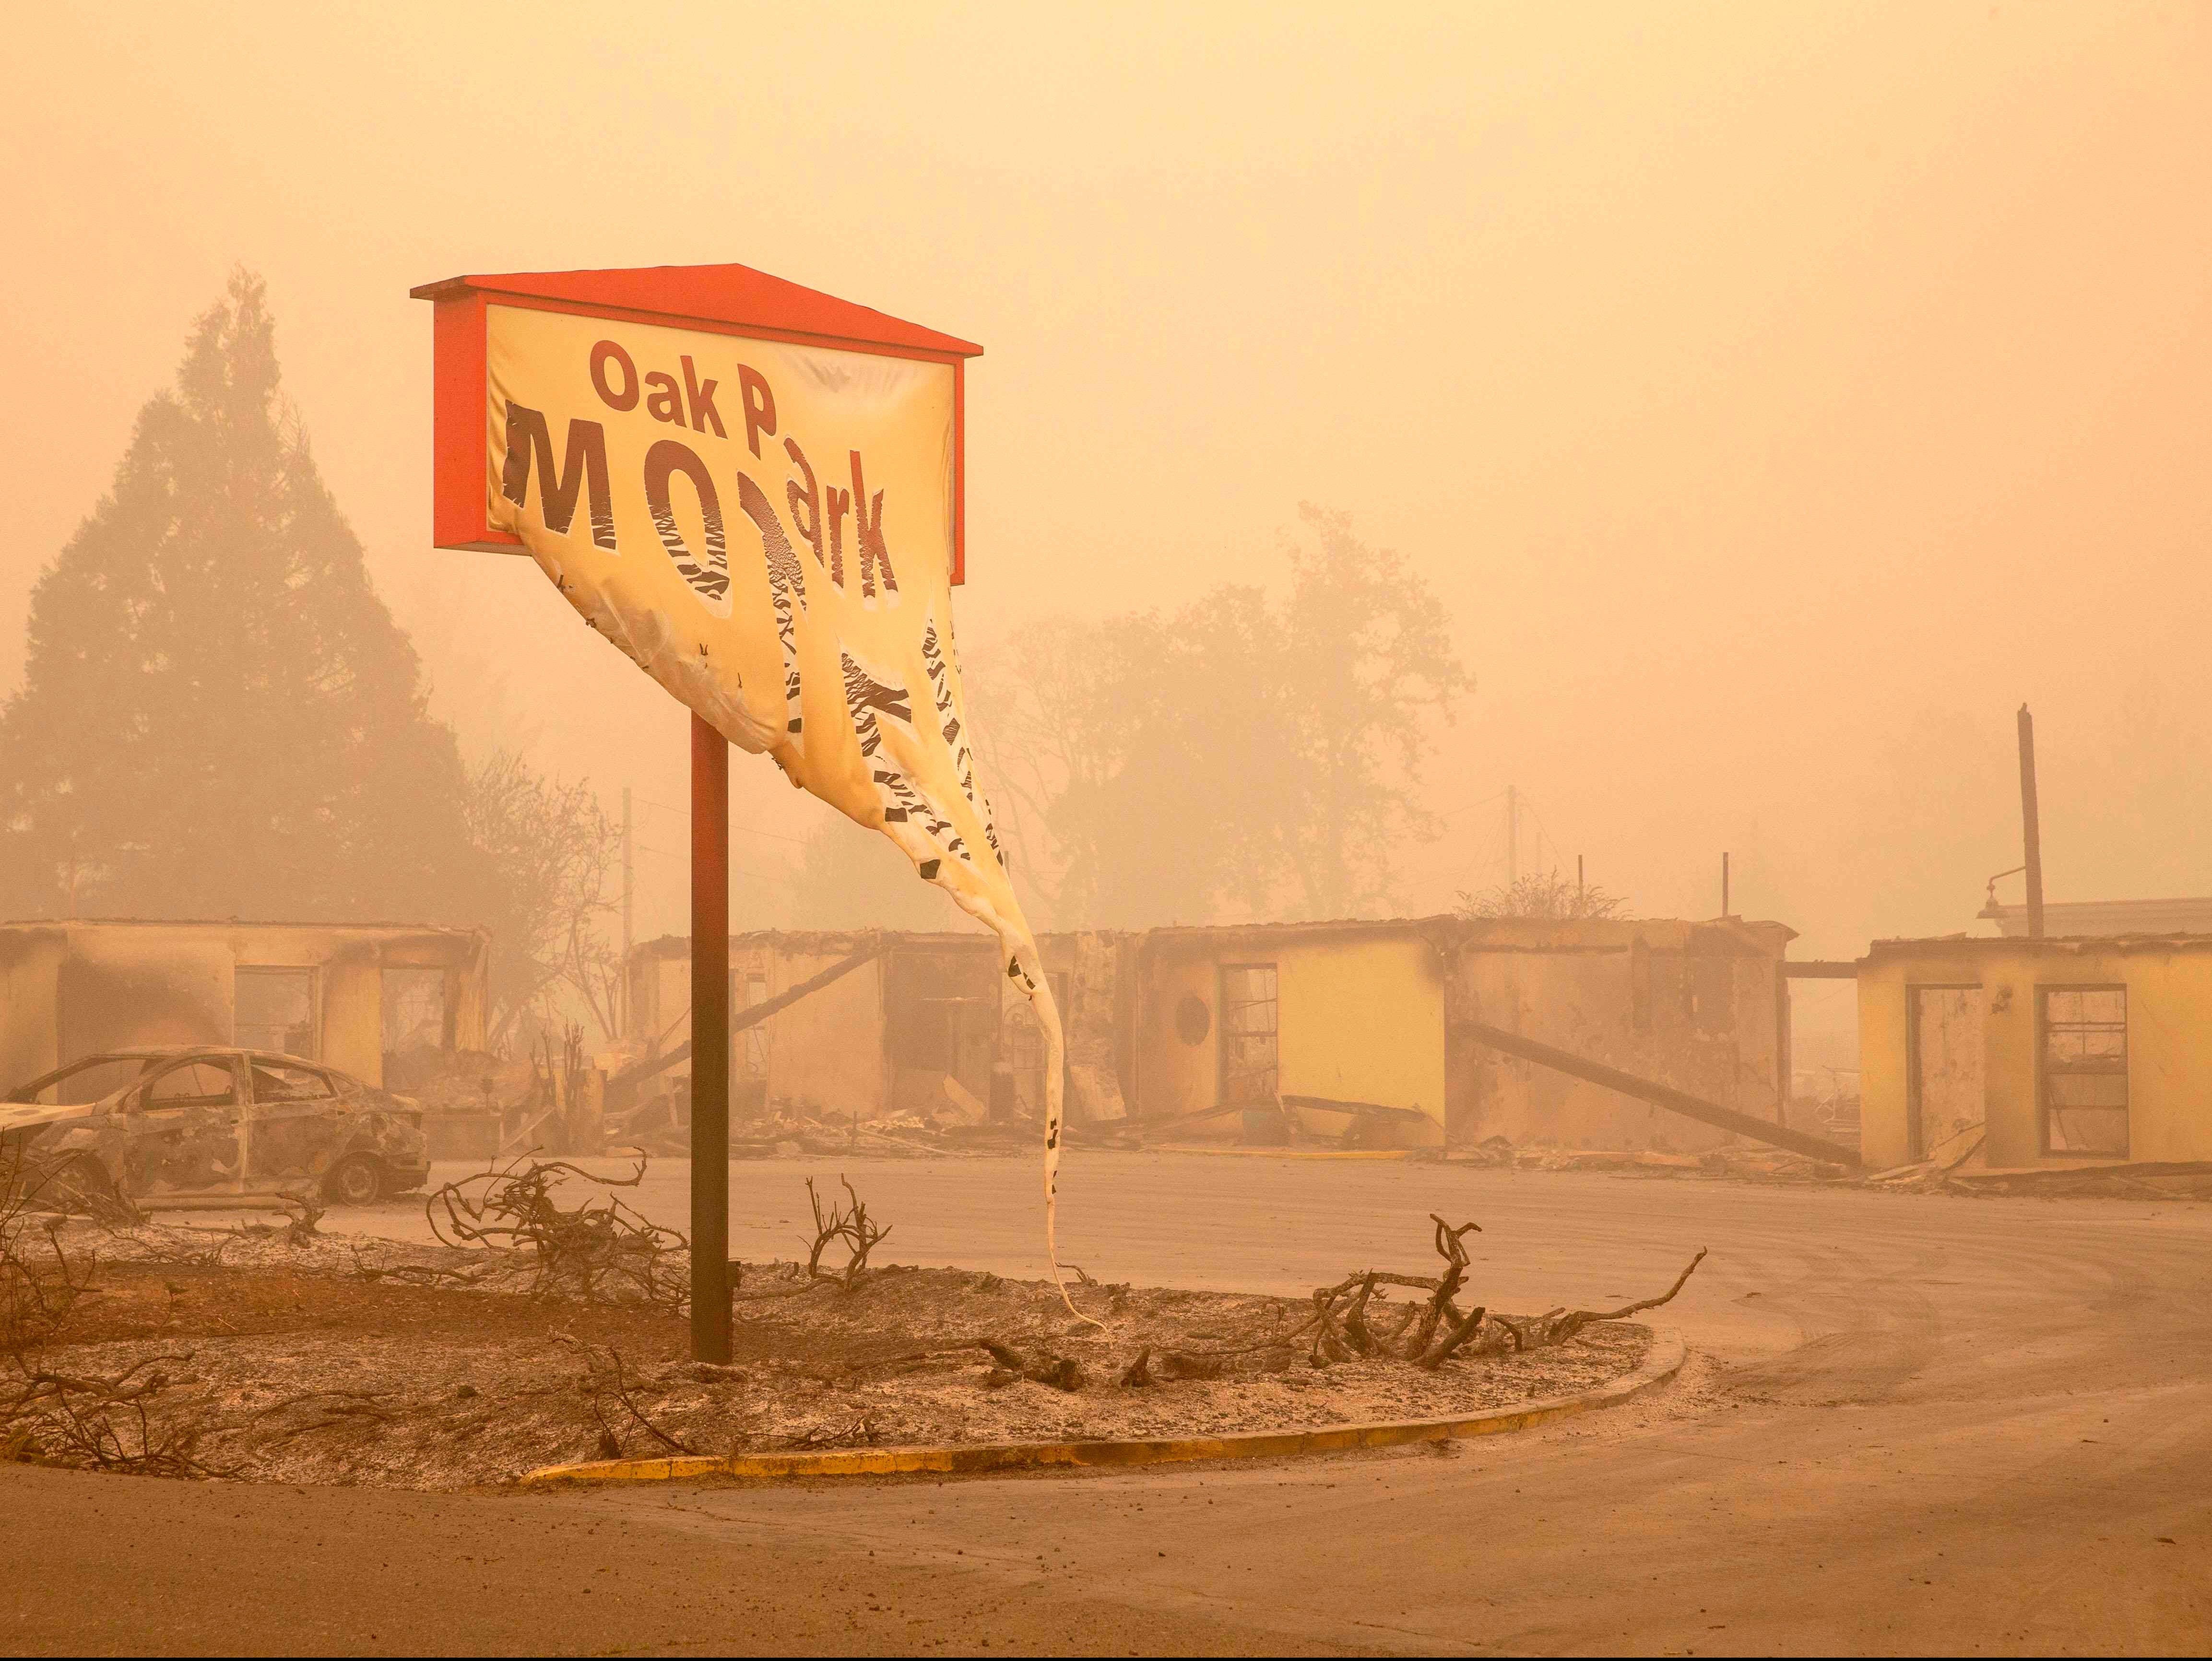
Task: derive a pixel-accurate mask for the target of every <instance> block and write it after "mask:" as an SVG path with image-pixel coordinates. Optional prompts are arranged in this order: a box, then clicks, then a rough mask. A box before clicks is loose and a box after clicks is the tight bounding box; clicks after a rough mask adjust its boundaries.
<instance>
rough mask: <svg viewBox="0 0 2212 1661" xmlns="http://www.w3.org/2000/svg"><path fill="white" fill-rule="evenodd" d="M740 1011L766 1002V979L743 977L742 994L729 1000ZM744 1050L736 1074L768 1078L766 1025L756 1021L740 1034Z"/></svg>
mask: <svg viewBox="0 0 2212 1661" xmlns="http://www.w3.org/2000/svg"><path fill="white" fill-rule="evenodd" d="M731 1001H732V1003H735V1004H736V1006H737V1007H738V1009H740V1010H744V1009H751V1008H752V1007H753V1005H754V1004H756V1003H767V1002H768V977H767V976H766V975H764V974H749V975H747V976H745V977H744V991H743V993H742V994H741V995H740V996H738V997H735V998H733V999H732V1000H731ZM742 1036H743V1038H744V1041H745V1042H744V1050H743V1052H741V1053H740V1054H739V1056H738V1076H740V1077H742V1078H766V1077H767V1076H768V1023H767V1022H766V1021H755V1022H753V1024H752V1025H751V1026H750V1027H748V1028H745V1029H744V1033H743V1034H742Z"/></svg>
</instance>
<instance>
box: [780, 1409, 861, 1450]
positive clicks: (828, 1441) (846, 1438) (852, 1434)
mask: <svg viewBox="0 0 2212 1661" xmlns="http://www.w3.org/2000/svg"><path fill="white" fill-rule="evenodd" d="M878 1440H881V1438H880V1437H879V1436H878V1434H877V1431H876V1428H875V1427H874V1426H873V1425H872V1424H870V1423H869V1422H868V1415H866V1414H865V1413H863V1414H860V1415H858V1416H856V1417H855V1418H854V1421H853V1422H852V1423H851V1424H849V1425H847V1426H846V1427H845V1428H843V1429H842V1430H832V1429H830V1428H829V1427H828V1426H827V1425H816V1426H814V1427H812V1428H811V1429H808V1430H804V1431H801V1432H800V1433H799V1434H798V1435H796V1436H794V1437H793V1438H792V1439H791V1446H793V1447H795V1448H799V1447H843V1446H848V1445H849V1444H851V1443H854V1442H875V1441H878Z"/></svg>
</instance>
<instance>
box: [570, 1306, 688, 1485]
mask: <svg viewBox="0 0 2212 1661" xmlns="http://www.w3.org/2000/svg"><path fill="white" fill-rule="evenodd" d="M560 1336H561V1337H562V1338H563V1339H564V1340H565V1341H566V1342H567V1343H572V1344H574V1346H575V1347H576V1353H577V1355H578V1356H579V1357H580V1359H581V1360H582V1361H583V1363H584V1375H583V1377H582V1378H581V1379H580V1380H578V1388H579V1389H580V1391H582V1392H583V1396H584V1400H585V1403H586V1405H587V1406H589V1407H590V1409H591V1411H592V1418H593V1419H594V1420H596V1421H597V1422H598V1423H599V1452H601V1453H603V1454H604V1455H605V1456H606V1457H607V1458H610V1459H619V1458H622V1457H623V1452H624V1450H625V1449H626V1448H627V1446H628V1445H629V1437H630V1434H632V1432H633V1431H634V1430H642V1431H644V1432H645V1433H646V1434H647V1435H648V1436H651V1437H652V1438H653V1440H655V1441H657V1442H659V1444H660V1445H661V1446H663V1447H664V1448H666V1449H667V1450H668V1451H669V1452H671V1453H691V1452H696V1451H697V1450H696V1449H695V1448H693V1447H692V1446H691V1445H690V1443H689V1442H686V1441H685V1440H684V1439H683V1438H682V1437H680V1436H672V1435H671V1434H669V1433H668V1432H666V1431H665V1430H663V1429H662V1428H660V1427H659V1425H657V1424H655V1423H653V1421H652V1420H651V1419H650V1418H649V1417H647V1415H646V1411H645V1409H643V1408H642V1407H640V1406H639V1405H638V1401H637V1391H636V1389H635V1386H634V1385H632V1384H631V1383H630V1380H629V1374H628V1373H627V1372H626V1370H625V1369H624V1367H623V1358H622V1352H621V1351H620V1350H618V1349H615V1348H614V1347H613V1346H611V1345H610V1346H608V1348H607V1349H606V1350H605V1352H604V1353H602V1352H601V1351H599V1350H597V1349H592V1346H591V1345H589V1344H587V1343H585V1342H584V1341H583V1340H582V1339H580V1338H577V1337H570V1336H569V1335H568V1334H566V1333H563V1334H561V1335H560Z"/></svg>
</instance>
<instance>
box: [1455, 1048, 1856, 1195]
mask: <svg viewBox="0 0 2212 1661" xmlns="http://www.w3.org/2000/svg"><path fill="white" fill-rule="evenodd" d="M1451 1030H1452V1031H1453V1032H1455V1033H1457V1034H1464V1035H1465V1036H1466V1037H1468V1038H1471V1039H1474V1040H1476V1041H1477V1042H1478V1043H1481V1044H1487V1045H1488V1046H1490V1047H1491V1048H1492V1049H1493V1050H1502V1051H1504V1052H1505V1053H1506V1054H1507V1055H1510V1056H1518V1057H1520V1058H1521V1059H1522V1060H1523V1061H1533V1062H1534V1063H1536V1064H1538V1065H1539V1066H1541V1067H1549V1068H1551V1069H1552V1070H1553V1071H1555V1072H1561V1073H1565V1074H1566V1075H1567V1076H1569V1077H1570V1078H1579V1079H1583V1080H1586V1081H1588V1082H1589V1083H1592V1084H1602V1085H1603V1086H1605V1088H1607V1089H1608V1090H1618V1091H1620V1093H1621V1094H1623V1095H1625V1096H1634V1097H1635V1098H1636V1099H1637V1100H1638V1101H1648V1102H1650V1104H1651V1105H1652V1106H1655V1107H1664V1108H1666V1109H1668V1111H1669V1112H1676V1113H1680V1114H1681V1115H1682V1116H1683V1117H1685V1118H1693V1119H1696V1120H1698V1121H1699V1123H1700V1124H1703V1125H1714V1126H1717V1128H1718V1129H1720V1130H1723V1131H1735V1133H1736V1134H1737V1135H1738V1136H1740V1137H1752V1138H1753V1140H1754V1141H1758V1142H1765V1143H1771V1144H1772V1145H1773V1146H1775V1147H1777V1148H1786V1149H1789V1150H1790V1152H1791V1153H1793V1154H1802V1155H1805V1157H1806V1158H1808V1159H1816V1160H1820V1161H1825V1162H1826V1163H1828V1164H1831V1165H1841V1166H1844V1167H1848V1168H1849V1169H1851V1170H1854V1171H1856V1170H1857V1169H1859V1168H1860V1166H1861V1164H1862V1161H1861V1160H1860V1158H1859V1156H1858V1154H1857V1151H1856V1150H1855V1149H1850V1148H1845V1147H1844V1146H1842V1145H1841V1144H1839V1143H1832V1142H1830V1141H1829V1140H1828V1139H1827V1138H1826V1137H1816V1136H1811V1135H1808V1133H1806V1132H1805V1131H1792V1130H1790V1128H1789V1127H1788V1126H1787V1125H1777V1124H1775V1123H1774V1122H1773V1121H1772V1120H1771V1119H1764V1118H1753V1117H1752V1116H1751V1115H1750V1114H1748V1113H1739V1112H1736V1111H1735V1109H1734V1108H1732V1107H1723V1106H1721V1105H1720V1104H1719V1103H1718V1102H1713V1101H1707V1100H1705V1099H1704V1098H1703V1097H1701V1096H1693V1095H1692V1094H1689V1093H1688V1092H1687V1091H1686V1090H1677V1089H1676V1088H1674V1087H1673V1086H1672V1085H1670V1084H1655V1083H1654V1082H1652V1081H1651V1080H1650V1079H1648V1078H1638V1077H1637V1076H1636V1075H1635V1074H1633V1073H1624V1072H1622V1071H1621V1070H1620V1069H1619V1068H1617V1067H1608V1066H1607V1065H1605V1064H1604V1063H1602V1062H1597V1061H1589V1060H1585V1059H1584V1058H1583V1057H1581V1056H1578V1055H1576V1054H1574V1053H1573V1052H1571V1051H1568V1050H1555V1049H1553V1047H1552V1046H1550V1045H1548V1044H1539V1043H1538V1042H1537V1041H1536V1040H1534V1039H1533V1038H1523V1037H1522V1036H1521V1034H1518V1033H1509V1032H1506V1031H1504V1029H1503V1028H1497V1027H1488V1026H1485V1025H1484V1024H1483V1023H1482V1022H1481V1021H1453V1022H1452V1023H1451Z"/></svg>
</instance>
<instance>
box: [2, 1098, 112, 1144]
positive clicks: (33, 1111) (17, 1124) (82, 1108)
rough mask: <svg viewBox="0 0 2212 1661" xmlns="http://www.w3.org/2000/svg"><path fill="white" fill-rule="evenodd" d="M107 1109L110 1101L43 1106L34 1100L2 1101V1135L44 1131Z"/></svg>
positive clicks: (96, 1115) (92, 1115)
mask: <svg viewBox="0 0 2212 1661" xmlns="http://www.w3.org/2000/svg"><path fill="white" fill-rule="evenodd" d="M109 1100H113V1098H112V1097H111V1098H109ZM107 1109H108V1101H75V1102H70V1103H67V1104H65V1105H63V1106H53V1107H45V1106H40V1105H39V1104H38V1103H37V1102H34V1101H0V1137H4V1136H7V1135H9V1133H10V1132H12V1131H42V1130H44V1129H46V1126H47V1125H67V1124H70V1122H72V1121H74V1120H77V1119H88V1118H99V1117H100V1115H101V1114H103V1113H105V1112H106V1111H107Z"/></svg>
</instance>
